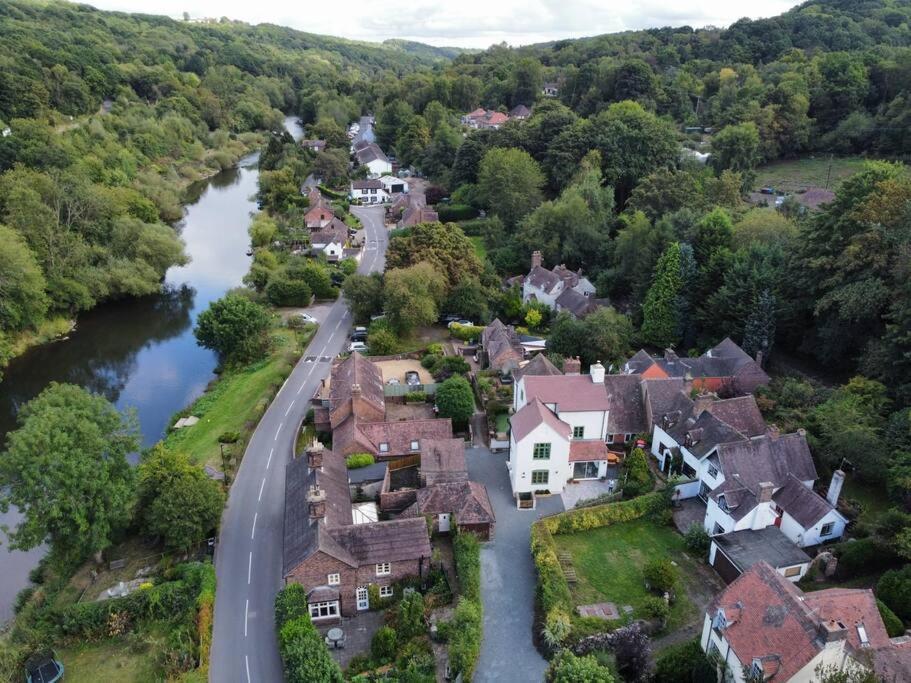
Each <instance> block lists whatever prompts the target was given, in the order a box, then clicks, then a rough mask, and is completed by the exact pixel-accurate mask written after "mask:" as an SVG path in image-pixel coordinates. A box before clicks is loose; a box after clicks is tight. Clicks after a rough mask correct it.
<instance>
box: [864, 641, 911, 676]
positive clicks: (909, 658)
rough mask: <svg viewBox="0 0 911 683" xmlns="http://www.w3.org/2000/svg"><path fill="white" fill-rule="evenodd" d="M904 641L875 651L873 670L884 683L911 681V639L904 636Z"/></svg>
mask: <svg viewBox="0 0 911 683" xmlns="http://www.w3.org/2000/svg"><path fill="white" fill-rule="evenodd" d="M894 640H898V639H897V638H896V639H894ZM903 640H904V642H901V643H895V642H894V641H893V644H892V645H890V646H887V647H881V648H878V649H876V650H874V651H873V670H874V671H875V672H876V675H877V676H879V680H881V681H883V683H907V681H911V638H908V636H904V639H903Z"/></svg>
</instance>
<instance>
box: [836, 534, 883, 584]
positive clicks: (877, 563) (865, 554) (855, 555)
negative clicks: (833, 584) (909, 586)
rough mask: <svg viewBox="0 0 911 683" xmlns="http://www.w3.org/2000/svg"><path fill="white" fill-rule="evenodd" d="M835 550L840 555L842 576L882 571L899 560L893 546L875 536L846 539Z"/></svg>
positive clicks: (839, 563) (839, 571) (839, 568)
mask: <svg viewBox="0 0 911 683" xmlns="http://www.w3.org/2000/svg"><path fill="white" fill-rule="evenodd" d="M833 550H834V551H835V554H836V555H837V556H838V575H839V576H840V577H842V578H853V577H855V576H861V575H864V574H872V573H876V572H880V571H883V570H885V569H887V568H889V567H893V566H895V565H896V564H898V562H899V557H898V555H896V554H895V550H893V546H892V545H890V544H889V543H887V542H886V541H884V540H882V539H879V538H875V537H871V538H862V539H859V540H854V541H845V542H843V543H839V544H838V545H836V546H834V548H833Z"/></svg>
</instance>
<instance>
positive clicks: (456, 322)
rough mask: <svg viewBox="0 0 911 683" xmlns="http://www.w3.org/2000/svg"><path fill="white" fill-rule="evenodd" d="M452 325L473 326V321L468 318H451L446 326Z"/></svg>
mask: <svg viewBox="0 0 911 683" xmlns="http://www.w3.org/2000/svg"><path fill="white" fill-rule="evenodd" d="M453 325H462V326H463V327H465V326H468V327H473V326H474V323H473V322H471V321H470V320H453V321H452V322H450V323H449V325H448V326H449V327H450V328H451V327H452V326H453Z"/></svg>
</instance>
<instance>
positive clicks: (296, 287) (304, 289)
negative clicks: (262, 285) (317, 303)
mask: <svg viewBox="0 0 911 683" xmlns="http://www.w3.org/2000/svg"><path fill="white" fill-rule="evenodd" d="M266 298H267V299H268V300H269V303H270V304H272V305H273V306H309V305H310V301H311V299H313V292H312V291H311V290H310V285H308V284H307V283H306V282H304V281H303V280H291V279H289V278H288V275H287V273H284V272H283V273H277V274H275V275H273V276H272V277H270V278H269V284H267V285H266Z"/></svg>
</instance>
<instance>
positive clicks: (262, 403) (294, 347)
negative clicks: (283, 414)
mask: <svg viewBox="0 0 911 683" xmlns="http://www.w3.org/2000/svg"><path fill="white" fill-rule="evenodd" d="M315 333H316V327H315V326H313V327H312V328H311V329H310V330H308V331H306V332H303V333H301V334H300V335H298V333H295V332H294V331H292V330H289V329H287V328H276V329H275V330H274V331H273V333H272V334H273V338H274V344H273V349H272V353H271V354H270V355H269V357H268V358H267V359H265V360H263V361H260V362H259V363H255V364H253V365H250V366H247V367H245V368H241V369H239V370H231V371H228V372H225V373H224V374H223V375H222V376H221V377H220V378H219V380H218V382H216V383H215V385H214V387H213V388H212V389H210V390H209V391H208V392H206V393H205V394H203V395H202V396H201V397H200V398H199V399H198V400H197V401H196V402H195V403H194V404H193V406H192V407H191V408H190V409H188V410H187V411H185V414H188V415H195V416H197V417H198V418H199V422H198V423H197V424H195V425H193V426H191V427H185V428H183V429H180V430H177V431H172V432H171V433H170V434H168V436H167V437H166V438H165V440H164V444H165V446H166V447H167V448H171V449H174V450H179V451H182V452H184V453H186V454H187V455H188V456H189V457H190V459H191V460H192V461H193V462H196V463H199V464H200V465H211V466H213V467H215V468H217V469H219V470H220V469H221V468H222V462H221V449H220V447H219V444H218V437H219V436H221V435H222V434H223V433H224V432H227V431H236V432H243V431H244V430H245V429H247V428H250V427H252V426H255V423H256V422H257V421H258V420H259V418H260V416H261V415H262V413H263V411H264V410H265V408H266V406H268V404H269V401H270V400H271V396H272V392H273V390H274V388H275V387H278V386H281V384H282V382H283V381H284V379H285V377H287V376H288V373H289V372H290V369H291V368H292V367H293V364H294V362H296V360H297V358H298V357H299V356H300V353H301V350H302V349H303V348H304V347H305V346H306V345H307V344H308V343H309V341H310V339H312V338H313V335H314V334H315ZM238 455H239V454H238Z"/></svg>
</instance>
